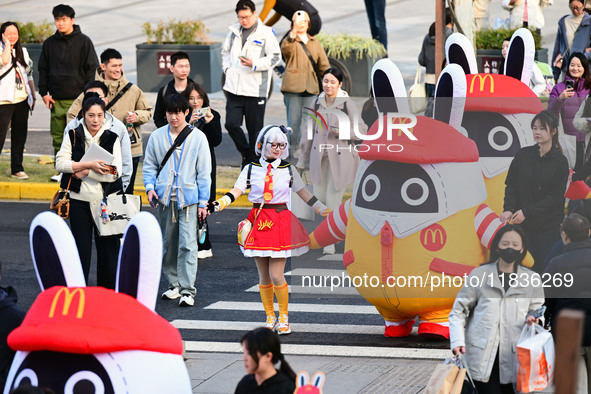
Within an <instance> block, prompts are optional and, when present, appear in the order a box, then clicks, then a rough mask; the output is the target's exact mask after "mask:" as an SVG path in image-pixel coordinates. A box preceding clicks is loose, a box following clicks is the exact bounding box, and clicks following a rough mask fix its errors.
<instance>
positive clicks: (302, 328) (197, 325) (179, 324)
mask: <svg viewBox="0 0 591 394" xmlns="http://www.w3.org/2000/svg"><path fill="white" fill-rule="evenodd" d="M171 324H172V325H173V326H175V327H176V328H178V329H179V330H224V331H249V330H254V329H255V328H259V327H261V325H262V324H263V323H262V322H258V323H255V322H246V321H218V320H180V319H179V320H173V321H172V322H171ZM290 326H291V327H292V328H293V330H294V331H296V332H308V333H318V334H371V335H374V334H375V335H383V334H384V326H383V325H380V326H376V325H354V324H309V323H293V322H291V323H290Z"/></svg>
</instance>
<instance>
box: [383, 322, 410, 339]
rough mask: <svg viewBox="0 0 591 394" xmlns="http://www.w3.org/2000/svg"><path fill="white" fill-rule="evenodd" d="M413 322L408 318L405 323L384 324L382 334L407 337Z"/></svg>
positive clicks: (391, 336)
mask: <svg viewBox="0 0 591 394" xmlns="http://www.w3.org/2000/svg"><path fill="white" fill-rule="evenodd" d="M413 324H415V321H414V320H408V321H407V322H406V323H402V324H391V325H387V324H386V329H385V330H384V336H385V337H389V338H402V337H407V336H409V335H410V332H411V331H412V326H413Z"/></svg>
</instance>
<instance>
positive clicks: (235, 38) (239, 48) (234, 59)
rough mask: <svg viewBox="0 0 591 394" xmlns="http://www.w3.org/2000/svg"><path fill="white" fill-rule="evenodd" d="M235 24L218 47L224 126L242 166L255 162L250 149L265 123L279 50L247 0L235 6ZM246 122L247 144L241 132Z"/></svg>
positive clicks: (266, 27) (278, 59) (277, 44)
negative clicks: (225, 98)
mask: <svg viewBox="0 0 591 394" xmlns="http://www.w3.org/2000/svg"><path fill="white" fill-rule="evenodd" d="M236 15H237V16H238V23H235V24H233V25H232V26H230V27H229V29H230V32H229V33H228V36H227V37H226V40H225V41H224V45H223V47H222V63H223V68H224V74H225V76H226V82H225V83H224V91H225V92H226V97H227V101H226V124H225V127H226V129H227V130H228V133H229V134H230V137H232V140H233V141H234V144H235V145H236V149H238V151H239V152H240V153H241V154H242V166H243V167H244V165H246V164H247V163H249V162H251V161H253V160H255V157H256V156H255V153H254V145H255V141H256V136H257V133H258V132H259V130H261V129H262V128H263V125H264V120H265V106H266V104H267V93H268V92H269V88H270V87H271V70H272V69H273V67H275V65H277V64H278V63H279V62H280V61H281V49H280V48H279V42H278V41H277V37H276V36H275V32H274V31H273V29H272V28H270V27H268V26H265V24H264V23H263V22H262V21H261V20H260V19H259V18H258V15H257V12H256V8H255V5H254V3H253V2H252V1H251V0H240V1H238V4H236ZM243 118H244V119H245V120H246V129H247V130H248V141H247V140H246V137H245V135H244V131H243V130H242V121H243Z"/></svg>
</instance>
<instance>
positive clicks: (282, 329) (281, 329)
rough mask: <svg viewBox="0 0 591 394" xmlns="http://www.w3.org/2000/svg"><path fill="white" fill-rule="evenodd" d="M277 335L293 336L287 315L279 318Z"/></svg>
mask: <svg viewBox="0 0 591 394" xmlns="http://www.w3.org/2000/svg"><path fill="white" fill-rule="evenodd" d="M277 334H279V335H287V334H291V328H289V319H288V318H287V315H281V316H279V323H277Z"/></svg>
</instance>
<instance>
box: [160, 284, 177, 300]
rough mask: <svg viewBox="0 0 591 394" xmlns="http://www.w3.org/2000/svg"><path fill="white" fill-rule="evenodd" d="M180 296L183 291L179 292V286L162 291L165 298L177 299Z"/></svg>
mask: <svg viewBox="0 0 591 394" xmlns="http://www.w3.org/2000/svg"><path fill="white" fill-rule="evenodd" d="M180 297H181V293H179V288H178V287H173V288H172V289H168V290H166V291H165V292H164V293H162V298H164V299H165V300H176V299H177V298H180Z"/></svg>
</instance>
